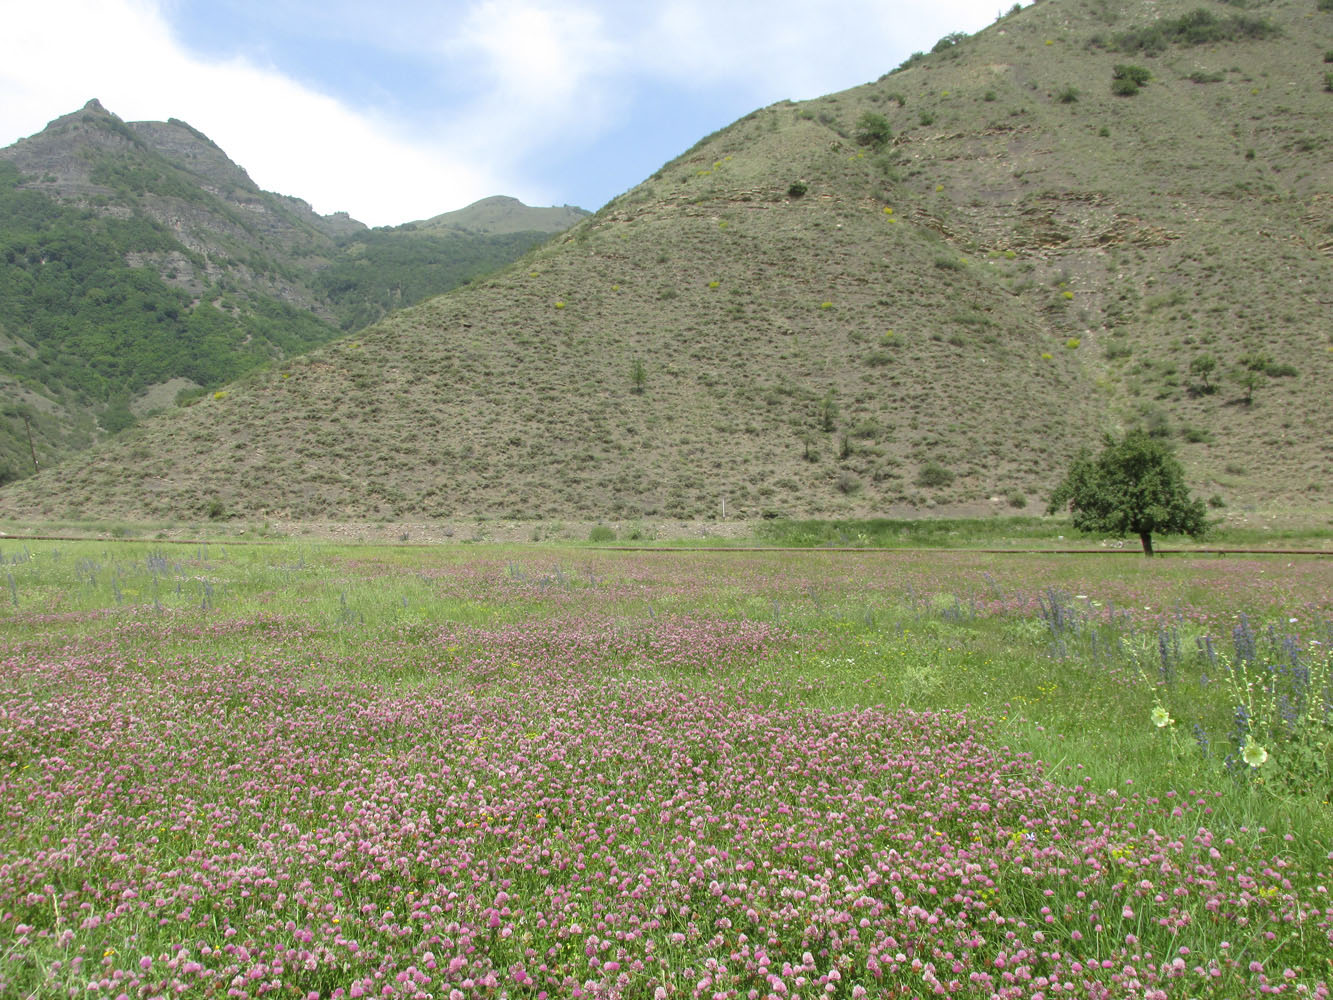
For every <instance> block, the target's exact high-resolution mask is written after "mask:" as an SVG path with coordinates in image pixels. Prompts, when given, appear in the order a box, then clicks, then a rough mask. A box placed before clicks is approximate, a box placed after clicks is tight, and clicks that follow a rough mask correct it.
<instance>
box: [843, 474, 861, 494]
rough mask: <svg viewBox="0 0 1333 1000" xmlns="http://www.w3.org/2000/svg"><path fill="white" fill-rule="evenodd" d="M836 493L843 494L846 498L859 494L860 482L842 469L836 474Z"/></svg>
mask: <svg viewBox="0 0 1333 1000" xmlns="http://www.w3.org/2000/svg"><path fill="white" fill-rule="evenodd" d="M838 492H839V493H845V494H847V495H848V496H851V495H852V494H854V493H859V492H861V480H859V479H857V478H856V476H854V475H852V473H850V472H848V471H847V470H846V469H843V470H842V471H841V472H839V473H838Z"/></svg>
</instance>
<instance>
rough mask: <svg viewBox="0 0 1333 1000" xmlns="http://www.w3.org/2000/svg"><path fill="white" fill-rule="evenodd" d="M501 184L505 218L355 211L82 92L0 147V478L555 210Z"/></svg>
mask: <svg viewBox="0 0 1333 1000" xmlns="http://www.w3.org/2000/svg"><path fill="white" fill-rule="evenodd" d="M506 201H507V202H512V204H511V205H510V206H509V207H510V211H509V212H508V213H507V214H506V218H507V220H508V222H509V223H510V225H509V226H508V227H507V228H506V230H505V232H504V233H503V234H501V235H496V234H494V233H492V232H490V231H487V230H486V229H485V228H484V226H477V227H474V229H473V230H472V231H468V232H461V231H445V232H441V233H431V234H427V233H419V232H417V231H415V228H414V227H410V226H408V227H398V228H392V229H377V230H368V229H367V228H366V227H365V226H364V225H362V224H361V223H359V222H357V221H355V220H353V219H350V218H348V217H347V216H346V215H345V214H339V215H335V216H329V217H324V216H319V215H317V214H315V213H314V212H313V211H312V210H311V209H310V206H309V205H307V204H306V203H305V202H303V201H300V200H299V199H296V198H287V197H283V196H279V195H274V194H271V193H268V192H265V191H261V190H260V189H259V188H258V187H257V186H256V185H255V184H254V182H253V181H251V180H250V178H249V176H248V175H246V173H245V171H244V170H242V169H241V168H240V167H239V166H237V165H236V164H235V163H233V162H232V161H231V160H230V159H228V158H227V156H226V154H225V153H224V152H223V151H222V150H221V149H219V148H218V147H217V146H216V145H215V144H214V143H212V142H211V141H210V140H209V139H208V137H207V136H204V135H203V134H201V133H200V132H198V131H196V130H195V129H193V128H191V127H190V126H189V125H187V124H185V123H184V122H181V121H177V120H174V119H173V120H171V121H168V122H132V123H126V122H123V121H121V120H120V119H119V118H117V117H116V116H115V115H113V114H111V113H110V112H108V111H107V110H106V109H105V108H103V107H102V106H101V105H100V104H98V103H97V102H95V101H94V102H90V103H89V104H88V105H87V106H86V107H84V108H83V109H82V110H80V111H78V112H75V113H74V114H71V115H66V116H65V117H63V118H61V119H58V120H57V121H55V122H53V123H52V124H51V125H50V126H48V127H47V128H46V129H45V130H43V131H42V132H41V133H39V134H38V135H35V136H32V137H30V138H28V139H25V140H23V141H21V142H19V143H16V144H15V145H13V146H11V147H8V148H7V149H5V150H3V151H0V259H2V260H3V263H4V267H3V268H0V391H3V395H4V398H5V400H6V406H5V408H4V410H3V411H0V481H4V480H6V479H10V478H13V477H15V476H18V475H23V474H27V473H30V472H31V471H32V450H33V449H35V450H36V453H37V455H38V461H39V462H41V463H43V464H51V463H52V461H53V460H54V459H57V458H59V457H60V456H62V455H63V454H65V453H67V452H69V451H70V450H73V449H77V448H81V447H84V446H87V445H88V444H90V443H91V442H93V441H95V440H97V439H98V438H99V437H100V436H102V435H104V434H107V433H114V432H116V431H119V430H122V429H123V428H125V427H127V426H129V425H130V424H132V423H133V422H134V421H135V419H136V418H137V417H139V416H141V415H143V414H144V413H145V412H148V411H151V410H154V409H161V408H162V407H164V406H168V407H169V406H170V405H171V404H172V402H173V400H174V397H175V395H176V393H177V392H178V391H180V390H182V389H184V390H186V391H187V392H190V391H193V392H196V393H198V392H203V391H206V390H207V391H211V390H214V389H217V388H218V387H220V386H221V385H222V384H224V383H226V382H229V381H231V380H233V379H235V378H237V377H238V376H240V375H242V374H244V373H245V372H248V371H250V370H252V369H254V368H255V367H257V366H259V365H262V364H264V363H266V362H269V361H272V360H276V359H281V358H286V357H290V356H292V355H295V354H300V353H302V352H303V351H305V350H307V349H309V348H310V347H313V346H315V345H318V344H323V343H326V342H328V341H329V340H332V339H334V338H336V337H337V336H339V334H340V333H342V332H346V331H354V330H358V329H360V328H361V327H364V326H365V325H367V324H368V323H371V322H373V321H375V320H377V319H379V318H381V317H382V316H384V315H385V313H387V312H388V311H390V310H391V309H393V308H396V307H398V306H401V305H408V304H411V303H413V302H416V301H418V300H420V299H422V298H425V297H427V296H430V295H435V294H438V293H439V292H441V291H446V290H448V289H450V288H454V287H456V286H458V285H459V284H462V283H463V282H466V281H469V280H472V279H473V278H475V277H477V276H479V275H481V274H485V273H487V272H489V271H492V270H494V269H495V268H497V267H499V266H501V265H503V264H506V263H508V262H509V261H512V260H513V259H514V258H516V257H518V256H520V255H522V254H523V253H524V252H525V251H526V250H527V249H529V248H530V247H532V246H534V245H536V244H538V243H540V242H542V241H543V240H545V239H547V238H548V236H549V232H550V231H552V230H550V229H549V228H548V227H549V224H550V222H551V221H552V220H551V218H548V216H549V215H550V213H551V212H552V211H554V212H557V213H561V214H562V217H563V213H565V211H566V210H563V209H557V210H543V209H530V208H528V207H527V206H524V205H522V204H521V203H519V202H516V201H513V200H512V199H507V200H506ZM525 222H526V224H527V226H528V228H527V229H526V230H518V231H515V230H516V227H519V226H521V225H523V224H524V223H525ZM537 230H544V231H537ZM24 416H27V417H28V423H27V425H24V424H23V423H22V417H24ZM28 427H31V428H32V429H33V449H30V448H29V446H28V441H27V430H28Z"/></svg>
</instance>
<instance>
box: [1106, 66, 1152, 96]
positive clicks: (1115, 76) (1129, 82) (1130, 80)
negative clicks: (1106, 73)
mask: <svg viewBox="0 0 1333 1000" xmlns="http://www.w3.org/2000/svg"><path fill="white" fill-rule="evenodd" d="M1151 79H1152V73H1150V72H1149V71H1148V70H1147V69H1145V68H1144V67H1142V66H1134V65H1131V64H1128V63H1118V64H1117V65H1116V67H1115V68H1114V69H1113V70H1112V71H1111V93H1113V94H1116V95H1118V96H1120V97H1133V96H1134V95H1135V94H1137V93H1138V92H1139V89H1140V88H1142V87H1145V86H1147V84H1148V81H1149V80H1151Z"/></svg>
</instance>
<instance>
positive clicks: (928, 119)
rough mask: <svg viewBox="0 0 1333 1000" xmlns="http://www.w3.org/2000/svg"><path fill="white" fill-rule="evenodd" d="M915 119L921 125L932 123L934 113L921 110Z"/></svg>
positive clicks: (933, 122)
mask: <svg viewBox="0 0 1333 1000" xmlns="http://www.w3.org/2000/svg"><path fill="white" fill-rule="evenodd" d="M916 120H917V121H919V122H920V123H921V124H922V125H934V124H935V114H934V112H931V111H923V112H921V114H919V115H917V117H916Z"/></svg>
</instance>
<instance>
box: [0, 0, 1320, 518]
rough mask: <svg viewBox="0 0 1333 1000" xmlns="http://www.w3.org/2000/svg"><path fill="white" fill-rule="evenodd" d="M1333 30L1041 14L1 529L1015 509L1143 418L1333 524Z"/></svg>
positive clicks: (575, 232) (24, 500)
mask: <svg viewBox="0 0 1333 1000" xmlns="http://www.w3.org/2000/svg"><path fill="white" fill-rule="evenodd" d="M1318 2H1322V0H1318ZM1318 2H1317V0H1291V2H1285V0H1273V2H1271V3H1262V2H1251V3H1250V4H1248V5H1246V6H1238V5H1237V4H1235V3H1230V4H1221V3H1218V4H1209V5H1206V6H1200V5H1199V3H1198V2H1197V0H1192V2H1179V0H1159V2H1156V3H1153V4H1129V3H1116V2H1112V0H1070V2H1055V0H1043V2H1040V3H1036V4H1034V5H1032V6H1029V7H1024V8H1022V9H1015V10H1014V11H1012V12H1011V13H1010V14H1008V15H1006V16H1004V17H1002V18H1000V19H999V20H998V21H997V22H996V23H995V24H993V25H992V26H990V27H988V28H987V29H985V30H984V31H981V32H979V33H978V34H977V35H975V36H971V37H968V36H962V35H950V36H946V37H945V38H943V39H941V40H940V41H939V43H937V44H936V45H935V47H934V50H933V51H932V52H930V53H925V54H918V55H915V56H913V57H912V58H911V59H909V60H908V61H907V62H906V63H905V64H904V65H903V66H902V67H900V68H899V69H898V70H896V71H894V72H891V73H888V74H886V75H885V76H884V77H882V78H881V79H879V80H877V81H875V82H873V83H869V84H866V85H864V86H861V87H857V88H854V89H852V90H848V91H845V92H842V93H838V94H832V95H829V96H826V97H823V98H819V99H816V100H812V101H808V102H803V103H791V102H785V101H784V102H780V103H777V104H773V105H770V106H769V107H766V108H762V109H760V110H757V111H755V112H753V113H752V114H750V115H747V116H746V117H744V118H743V119H741V120H740V121H737V122H735V123H734V124H732V125H731V126H728V127H727V128H725V129H723V130H721V131H720V132H717V133H715V134H713V135H710V136H708V137H706V138H704V139H703V140H701V141H700V142H699V143H698V144H697V145H696V146H695V147H693V148H692V149H690V150H688V151H687V152H685V153H683V154H682V155H681V156H679V157H678V158H676V159H675V160H673V161H672V162H670V163H668V164H666V165H664V166H663V167H662V169H661V170H659V171H658V172H657V173H655V174H654V175H653V176H652V177H651V178H649V179H647V180H645V181H644V183H642V184H640V185H638V186H637V187H635V188H634V189H632V190H630V191H628V192H626V193H625V194H624V195H622V196H620V197H618V198H616V199H615V200H613V201H612V202H611V203H609V204H608V205H606V206H605V207H603V208H602V209H601V210H600V211H599V212H597V213H596V214H595V215H593V216H592V217H590V218H587V219H585V220H583V221H582V222H580V223H579V224H578V225H577V226H575V227H574V229H572V230H571V231H570V232H568V233H567V234H565V235H564V236H563V237H560V238H559V239H558V240H556V241H555V242H552V243H549V244H547V245H545V246H543V247H541V248H539V249H537V250H536V251H534V252H533V253H532V254H530V255H529V256H528V257H527V258H526V259H524V260H523V261H521V262H520V263H519V264H517V265H514V266H511V267H510V268H508V269H507V270H505V271H503V272H500V273H499V274H497V275H494V276H492V277H490V278H488V279H486V280H484V281H477V282H473V283H472V284H471V285H469V286H467V287H466V288H462V289H458V290H455V291H454V292H452V293H450V294H448V295H444V296H441V297H437V298H433V299H430V300H428V301H425V302H423V303H421V304H419V305H417V306H416V307H414V308H411V309H407V310H403V311H401V312H398V313H395V314H393V315H391V316H389V317H388V318H386V319H385V320H384V321H383V322H381V323H379V324H377V325H376V326H374V327H373V328H371V329H367V330H363V331H361V332H360V333H359V334H357V335H356V336H355V337H354V338H348V339H344V340H342V341H339V342H336V343H333V344H329V345H326V346H323V347H320V348H316V349H315V350H313V351H311V352H310V353H308V354H306V355H304V356H302V357H300V358H294V359H291V360H289V361H288V362H286V363H284V364H282V365H276V366H274V367H272V368H271V369H269V370H266V371H262V372H257V373H252V374H250V375H248V376H246V377H244V378H242V379H241V380H240V381H239V382H237V383H236V384H235V385H234V386H232V387H230V388H229V389H227V390H226V391H225V392H223V393H220V394H218V395H217V396H216V397H214V396H210V397H206V398H204V399H202V400H201V401H199V402H198V403H197V404H196V405H194V406H192V407H190V408H188V409H186V410H184V411H181V412H176V413H172V414H169V415H164V416H162V417H159V418H154V419H151V420H145V421H143V422H142V423H141V424H140V426H138V427H136V428H134V429H133V430H131V431H130V432H128V433H127V434H125V435H123V436H122V437H121V438H119V439H117V440H115V441H113V442H110V443H109V444H107V445H106V446H104V447H101V448H99V449H98V450H97V451H96V452H93V453H88V454H85V455H83V456H80V457H78V458H76V459H74V460H73V461H71V462H69V463H67V464H66V465H65V466H64V467H63V468H61V469H59V470H56V471H55V472H52V473H49V474H43V475H41V476H38V477H35V478H33V479H31V480H28V481H25V482H24V483H20V484H16V485H12V486H10V487H8V488H7V489H6V490H5V491H4V492H3V493H0V512H3V513H6V514H9V515H11V516H26V517H49V516H55V515H60V516H73V515H79V514H82V515H91V514H99V515H105V516H118V517H126V518H139V519H158V518H191V517H201V516H209V515H212V516H245V517H283V516H290V517H306V518H346V519H379V518H393V517H436V516H462V515H475V516H490V517H554V518H560V517H575V516H577V517H584V518H595V517H660V518H668V517H669V518H694V517H711V516H716V515H718V514H719V513H720V512H721V507H722V503H723V502H724V501H725V503H726V511H727V514H728V516H732V517H736V516H741V517H747V516H748V517H758V516H769V515H779V514H780V515H824V516H829V515H852V514H870V513H877V512H894V511H902V510H910V509H916V510H926V509H932V508H934V509H942V508H951V509H974V510H976V509H990V510H1001V509H1005V508H1006V507H1008V506H1010V505H1012V506H1013V507H1018V506H1020V505H1023V504H1026V503H1036V502H1037V501H1038V500H1039V498H1041V497H1043V496H1044V495H1045V494H1046V493H1047V492H1048V491H1049V489H1050V488H1051V486H1052V485H1053V484H1054V483H1055V482H1056V481H1057V480H1058V478H1059V477H1060V475H1061V474H1062V472H1063V471H1064V469H1065V468H1066V467H1067V464H1068V462H1069V460H1070V459H1071V457H1072V456H1073V455H1074V454H1075V453H1076V451H1077V450H1078V449H1079V448H1080V447H1083V446H1096V444H1097V443H1098V442H1099V440H1100V438H1101V435H1102V434H1103V433H1104V432H1106V431H1112V430H1117V429H1120V428H1123V427H1127V426H1130V425H1142V426H1145V427H1146V428H1147V429H1149V430H1150V431H1151V432H1152V433H1154V434H1156V435H1159V436H1165V437H1169V438H1170V439H1171V440H1172V441H1173V442H1174V443H1175V444H1176V445H1177V447H1178V451H1179V454H1180V457H1181V459H1182V461H1183V463H1184V465H1185V467H1186V470H1187V473H1188V474H1189V477H1190V481H1191V484H1192V485H1193V487H1194V488H1195V489H1196V490H1197V491H1199V492H1200V493H1201V494H1202V495H1203V496H1204V497H1212V498H1213V500H1214V504H1215V505H1216V504H1227V505H1231V506H1236V505H1267V506H1282V507H1286V508H1289V509H1302V510H1313V509H1324V510H1326V509H1327V505H1328V494H1327V486H1326V478H1327V474H1326V473H1327V466H1328V461H1329V455H1330V450H1331V449H1333V438H1330V436H1329V434H1328V428H1329V427H1333V400H1330V394H1329V393H1328V391H1327V387H1328V385H1329V384H1330V376H1331V375H1333V353H1330V347H1331V346H1333V342H1331V341H1330V327H1329V322H1328V321H1329V316H1330V315H1333V312H1331V311H1330V306H1333V293H1331V292H1330V289H1333V256H1330V253H1331V251H1333V194H1331V193H1330V192H1333V157H1330V155H1329V152H1330V145H1329V143H1330V136H1329V123H1330V121H1333V94H1330V93H1329V91H1328V90H1327V89H1326V87H1327V86H1329V84H1328V82H1327V80H1328V77H1327V76H1326V74H1327V73H1328V72H1329V68H1328V64H1326V63H1325V62H1324V60H1325V58H1326V53H1327V52H1328V51H1329V50H1331V49H1333V12H1329V11H1325V10H1322V9H1320V8H1319V7H1318Z"/></svg>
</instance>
